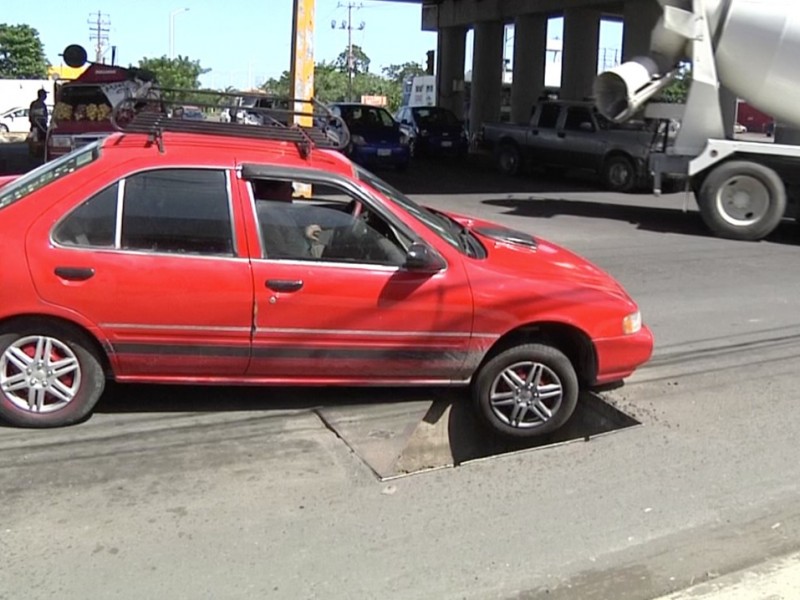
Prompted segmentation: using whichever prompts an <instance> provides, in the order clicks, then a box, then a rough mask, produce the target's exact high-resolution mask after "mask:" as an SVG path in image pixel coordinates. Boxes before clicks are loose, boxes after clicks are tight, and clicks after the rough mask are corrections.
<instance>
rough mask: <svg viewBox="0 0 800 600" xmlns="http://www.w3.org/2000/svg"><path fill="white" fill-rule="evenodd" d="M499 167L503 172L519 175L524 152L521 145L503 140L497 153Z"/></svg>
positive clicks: (504, 173)
mask: <svg viewBox="0 0 800 600" xmlns="http://www.w3.org/2000/svg"><path fill="white" fill-rule="evenodd" d="M495 160H496V161H497V169H498V170H499V171H500V172H501V173H502V174H503V175H508V176H510V177H513V176H514V175H518V174H519V172H520V170H521V167H522V154H521V153H520V151H519V146H517V145H516V144H514V143H513V142H503V143H502V144H500V146H499V147H498V148H497V152H496V154H495Z"/></svg>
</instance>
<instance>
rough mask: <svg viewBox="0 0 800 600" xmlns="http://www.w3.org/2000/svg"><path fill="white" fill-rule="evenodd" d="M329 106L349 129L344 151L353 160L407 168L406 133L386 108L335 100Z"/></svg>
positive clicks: (368, 164)
mask: <svg viewBox="0 0 800 600" xmlns="http://www.w3.org/2000/svg"><path fill="white" fill-rule="evenodd" d="M329 108H330V110H331V113H332V114H333V115H334V116H335V117H340V118H341V119H342V120H343V121H344V122H345V124H346V125H347V128H348V129H349V131H350V144H349V145H348V147H347V149H346V150H345V153H346V154H347V156H348V157H350V158H351V159H352V160H354V161H355V162H357V163H359V164H361V165H367V166H376V167H380V166H394V167H396V168H397V169H401V170H402V169H405V168H407V167H408V164H409V161H410V159H411V153H410V152H409V148H408V136H407V135H406V134H405V133H403V132H402V131H401V130H400V124H399V123H398V122H397V121H395V120H394V117H392V115H391V114H390V113H389V111H388V110H386V109H385V108H381V107H380V106H372V105H370V104H357V103H353V102H337V103H334V104H331V105H330V106H329ZM334 131H335V130H334Z"/></svg>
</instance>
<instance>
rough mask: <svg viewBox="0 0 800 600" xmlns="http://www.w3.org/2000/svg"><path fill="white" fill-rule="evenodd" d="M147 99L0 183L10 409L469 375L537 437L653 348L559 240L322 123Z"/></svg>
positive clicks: (477, 395) (26, 418)
mask: <svg viewBox="0 0 800 600" xmlns="http://www.w3.org/2000/svg"><path fill="white" fill-rule="evenodd" d="M146 116H147V115H143V116H142V117H141V119H139V120H137V121H136V122H135V123H137V125H136V126H137V127H140V129H139V131H140V132H139V133H116V134H113V135H112V136H110V137H108V138H106V139H104V140H100V141H98V142H95V143H92V144H90V145H87V146H85V147H81V148H79V149H77V150H75V151H73V152H72V153H70V154H69V155H65V156H63V157H60V158H59V159H56V160H54V161H52V162H50V163H47V164H45V165H43V166H41V167H39V168H37V169H35V170H33V171H31V172H29V173H27V174H25V175H23V176H21V177H19V178H18V179H15V180H11V181H9V180H8V179H6V180H3V181H2V182H0V185H2V187H0V256H3V257H6V258H7V260H6V261H5V264H4V269H3V279H4V286H5V289H8V290H14V293H13V294H6V295H5V296H4V301H3V302H2V303H0V418H2V419H4V420H5V421H7V422H8V423H11V424H13V425H17V426H27V427H53V426H62V425H68V424H71V423H75V422H79V421H81V420H82V419H84V418H86V417H87V416H88V415H89V414H90V413H91V411H92V409H93V407H94V406H95V404H96V402H97V401H98V399H99V398H100V396H101V394H102V393H103V389H104V385H105V383H106V380H107V379H111V380H116V381H119V382H136V383H172V384H253V385H262V384H269V385H320V386H322V385H324V386H328V385H345V386H349V385H378V386H409V385H416V386H453V385H457V386H469V388H470V390H471V395H472V400H473V402H474V405H475V407H476V409H477V411H478V414H479V415H480V416H481V417H482V419H483V420H484V421H485V423H487V424H488V425H489V426H491V427H492V428H493V429H494V430H495V431H496V432H500V433H502V434H506V435H510V436H516V437H531V436H536V435H540V434H544V433H547V432H550V431H553V430H555V429H557V428H558V427H560V426H561V425H563V424H564V423H565V422H566V421H567V419H568V418H569V417H570V415H571V414H572V412H573V410H574V409H575V407H576V403H577V402H578V392H579V389H580V388H582V387H588V386H593V385H597V384H604V383H609V382H616V381H618V380H621V379H623V378H625V377H627V376H628V375H630V374H631V373H632V372H633V371H634V369H636V368H637V367H638V366H639V365H641V364H642V363H644V362H645V361H647V360H648V358H649V357H650V354H651V351H652V346H653V339H652V336H651V333H650V331H649V330H648V329H647V327H646V326H644V325H643V324H642V318H641V314H640V312H639V309H638V307H637V305H636V303H635V302H634V301H633V300H632V299H631V298H630V297H629V296H628V294H627V293H626V292H625V291H624V290H623V288H622V287H621V286H620V285H619V283H617V282H616V281H615V280H614V279H613V278H612V277H611V276H609V275H608V274H606V273H605V272H603V271H602V270H600V269H599V268H598V267H596V266H594V265H593V264H591V263H590V262H588V261H587V260H585V259H583V258H580V257H579V256H577V255H575V254H573V253H572V252H570V251H568V250H566V249H564V248H561V247H559V246H557V245H555V244H552V243H550V242H547V241H545V240H544V239H542V238H540V237H538V236H532V235H530V234H528V233H523V232H520V231H514V230H511V229H509V228H507V227H504V226H501V225H496V224H493V223H490V222H487V221H484V220H480V219H473V218H470V217H465V216H459V215H454V214H449V213H445V212H442V211H439V210H434V209H431V208H426V207H424V206H421V205H419V204H416V203H415V202H413V201H412V200H410V199H409V198H407V197H406V196H404V195H403V194H402V193H400V192H399V191H397V190H396V189H394V188H393V187H391V186H390V185H388V184H387V183H385V182H384V181H382V180H381V179H379V178H378V177H376V176H375V175H373V174H372V173H370V172H368V171H366V170H365V169H364V168H362V167H359V166H355V165H353V163H352V162H351V161H349V160H348V159H347V158H346V157H344V156H342V155H341V154H340V153H338V152H335V151H333V150H327V149H324V148H321V147H320V145H322V143H323V141H324V139H325V138H324V136H323V134H322V133H320V134H319V135H317V137H316V138H313V139H318V140H323V141H321V142H318V144H319V145H314V146H309V145H308V144H307V140H308V139H309V138H307V137H305V134H304V135H303V137H300V134H299V133H298V134H297V138H294V139H295V140H296V141H292V139H293V138H292V137H291V136H292V135H294V134H295V133H297V130H294V129H291V130H290V129H285V128H278V127H260V128H255V127H254V128H248V131H247V132H245V133H246V136H247V137H239V136H240V135H242V132H241V127H238V126H236V125H226V124H224V123H219V122H211V121H208V122H204V123H196V124H195V125H194V126H193V128H192V133H181V132H180V131H179V130H180V129H185V124H181V123H180V122H177V120H175V119H172V120H170V119H164V118H162V117H161V116H160V115H159V116H158V118H157V119H155V117H154V119H155V120H154V123H155V122H156V121H157V127H158V131H155V132H150V133H148V132H147V131H146V123H145V122H144V120H143V119H144V117H146ZM171 121H175V123H174V127H173V126H172V122H171ZM357 135H362V134H357ZM154 136H156V137H157V139H158V143H153V137H154ZM256 138H258V139H256ZM293 188H294V189H298V190H304V192H303V193H304V194H305V196H304V197H303V198H299V197H294V198H293V194H292V190H293ZM279 190H280V191H279ZM21 250H22V251H21Z"/></svg>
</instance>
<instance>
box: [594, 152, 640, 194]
mask: <svg viewBox="0 0 800 600" xmlns="http://www.w3.org/2000/svg"><path fill="white" fill-rule="evenodd" d="M602 177H603V183H604V184H605V186H606V188H607V189H608V190H610V191H612V192H623V193H626V192H631V191H633V189H634V188H635V187H636V179H637V177H636V165H635V164H634V162H633V160H632V159H631V158H630V157H629V156H625V155H624V154H616V155H614V156H609V157H608V158H607V159H606V160H605V162H604V163H603V171H602Z"/></svg>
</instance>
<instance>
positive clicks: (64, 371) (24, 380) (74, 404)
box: [0, 322, 105, 428]
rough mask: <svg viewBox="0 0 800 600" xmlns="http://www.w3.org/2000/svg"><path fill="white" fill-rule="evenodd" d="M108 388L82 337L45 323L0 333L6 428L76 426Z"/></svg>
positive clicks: (0, 411)
mask: <svg viewBox="0 0 800 600" xmlns="http://www.w3.org/2000/svg"><path fill="white" fill-rule="evenodd" d="M104 387H105V374H104V372H103V367H102V365H101V364H100V360H99V358H98V356H97V354H96V353H95V351H94V350H93V345H92V344H91V342H90V341H89V340H88V338H87V336H86V335H84V334H82V333H81V332H79V331H76V330H73V328H71V327H64V326H61V325H51V324H48V323H45V322H42V323H41V324H28V325H21V326H19V327H17V328H11V329H6V330H5V331H4V332H3V333H2V334H0V419H2V420H4V421H6V422H7V423H9V424H11V425H16V426H19V427H34V428H45V427H61V426H64V425H71V424H73V423H77V422H79V421H81V420H83V419H84V418H86V417H87V416H88V415H89V413H90V412H91V411H92V409H93V408H94V406H95V404H97V401H98V400H99V399H100V396H101V395H102V393H103V389H104ZM37 404H38V406H37Z"/></svg>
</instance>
